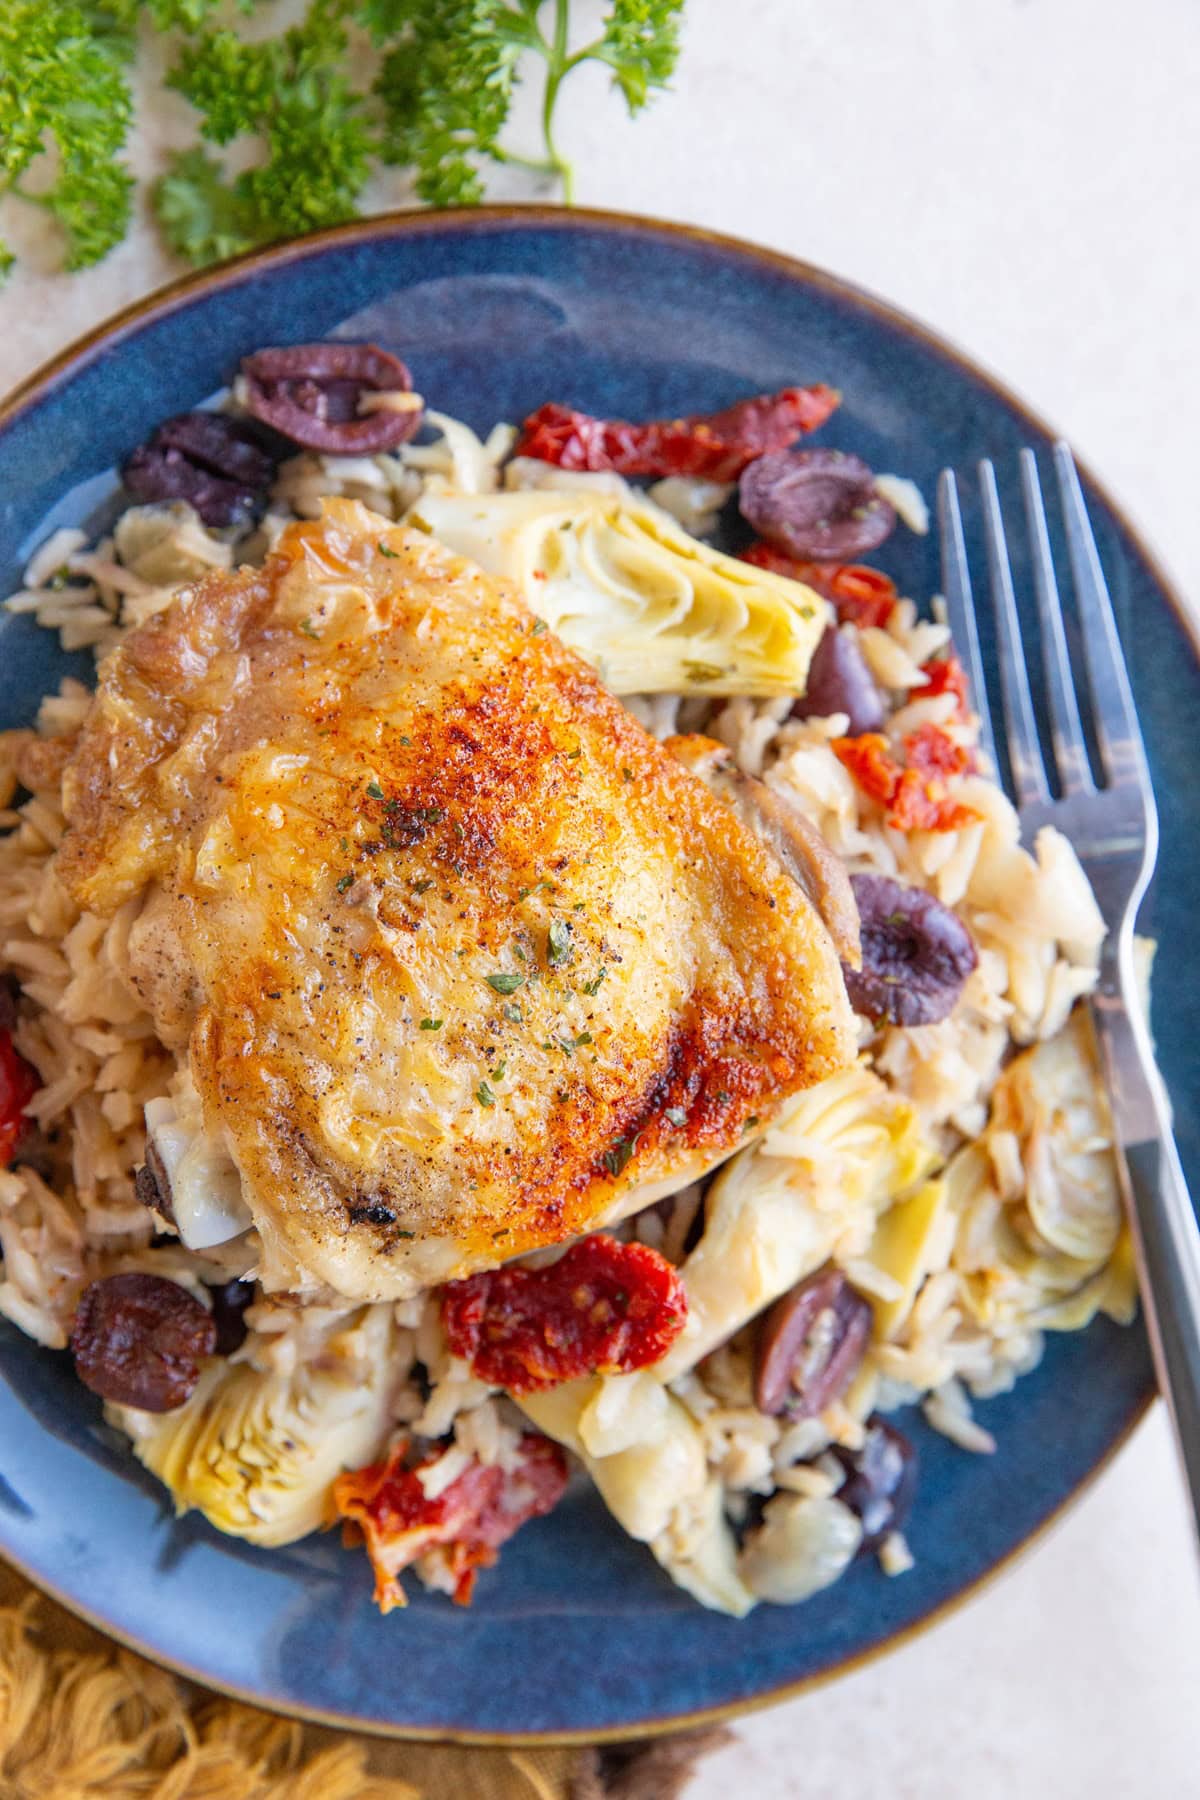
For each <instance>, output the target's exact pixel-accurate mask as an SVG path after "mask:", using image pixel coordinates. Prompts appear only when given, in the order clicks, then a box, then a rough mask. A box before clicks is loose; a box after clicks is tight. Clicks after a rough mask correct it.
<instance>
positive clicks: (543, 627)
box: [529, 619, 550, 637]
mask: <svg viewBox="0 0 1200 1800" xmlns="http://www.w3.org/2000/svg"><path fill="white" fill-rule="evenodd" d="M549 629H550V627H549V626H548V625H547V623H546V621H545V619H535V620H534V621H533V626H532V628H531V630H530V633H529V635H530V637H541V635H542V633H543V631H549Z"/></svg>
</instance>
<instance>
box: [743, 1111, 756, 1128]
mask: <svg viewBox="0 0 1200 1800" xmlns="http://www.w3.org/2000/svg"><path fill="white" fill-rule="evenodd" d="M757 1124H758V1114H757V1113H751V1114H750V1117H749V1118H748V1119H747V1120H746V1122H745V1124H744V1125H743V1126H742V1131H743V1133H745V1132H747V1131H753V1130H754V1128H755V1126H756V1125H757Z"/></svg>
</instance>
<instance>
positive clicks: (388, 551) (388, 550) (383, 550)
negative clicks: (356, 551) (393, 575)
mask: <svg viewBox="0 0 1200 1800" xmlns="http://www.w3.org/2000/svg"><path fill="white" fill-rule="evenodd" d="M375 548H376V549H377V550H378V552H379V554H380V556H399V554H400V552H399V551H398V550H393V549H392V547H391V545H390V544H385V543H384V541H383V539H382V538H380V540H379V542H378V543H377V544H376V546H375Z"/></svg>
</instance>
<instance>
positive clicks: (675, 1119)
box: [663, 1106, 688, 1125]
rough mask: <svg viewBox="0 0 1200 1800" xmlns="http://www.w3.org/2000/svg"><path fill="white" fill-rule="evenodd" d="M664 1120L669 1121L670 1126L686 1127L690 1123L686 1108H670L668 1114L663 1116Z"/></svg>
mask: <svg viewBox="0 0 1200 1800" xmlns="http://www.w3.org/2000/svg"><path fill="white" fill-rule="evenodd" d="M663 1118H664V1119H665V1120H666V1121H667V1124H668V1125H686V1124H687V1122H688V1116H687V1108H686V1107H684V1106H668V1108H667V1110H666V1112H665V1113H664V1114H663Z"/></svg>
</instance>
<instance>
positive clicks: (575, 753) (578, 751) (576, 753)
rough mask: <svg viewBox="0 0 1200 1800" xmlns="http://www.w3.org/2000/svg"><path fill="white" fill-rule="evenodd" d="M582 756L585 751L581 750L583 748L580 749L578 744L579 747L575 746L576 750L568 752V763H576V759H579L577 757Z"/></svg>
mask: <svg viewBox="0 0 1200 1800" xmlns="http://www.w3.org/2000/svg"><path fill="white" fill-rule="evenodd" d="M582 755H583V751H582V749H581V748H580V746H579V745H578V744H577V745H576V746H575V748H574V750H568V751H567V761H568V762H574V761H575V760H576V758H577V757H580V756H582Z"/></svg>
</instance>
